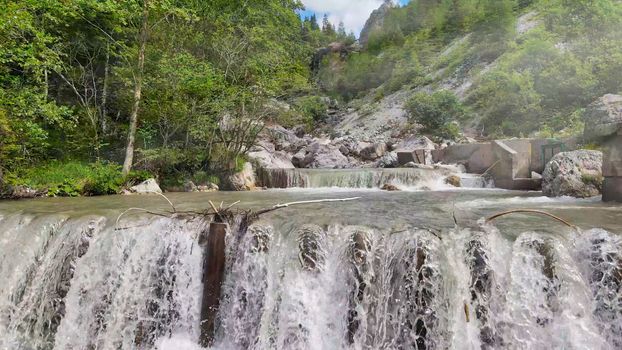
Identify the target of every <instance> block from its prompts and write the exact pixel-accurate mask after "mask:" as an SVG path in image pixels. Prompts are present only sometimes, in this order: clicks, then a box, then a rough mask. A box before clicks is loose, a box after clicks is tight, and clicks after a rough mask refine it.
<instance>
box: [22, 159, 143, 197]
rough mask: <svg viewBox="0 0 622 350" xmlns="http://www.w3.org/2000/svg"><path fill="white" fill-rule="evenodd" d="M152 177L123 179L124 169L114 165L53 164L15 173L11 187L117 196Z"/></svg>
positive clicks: (136, 175)
mask: <svg viewBox="0 0 622 350" xmlns="http://www.w3.org/2000/svg"><path fill="white" fill-rule="evenodd" d="M149 177H151V176H150V174H148V173H145V172H142V173H140V172H134V173H131V174H130V175H128V177H127V178H124V177H123V175H122V174H121V167H120V166H119V165H117V164H113V163H104V162H98V163H92V164H85V163H82V162H75V161H70V162H57V161H54V162H50V163H48V164H46V165H43V166H39V167H34V168H28V169H23V170H21V171H19V172H17V173H13V174H12V175H11V176H10V178H11V180H10V184H11V185H23V186H28V187H30V188H33V189H36V190H39V191H45V192H46V193H47V195H49V196H63V197H75V196H79V195H84V196H97V195H105V194H116V193H119V191H120V190H121V189H122V188H123V187H125V186H126V185H133V184H135V183H137V182H139V181H143V180H145V179H146V178H149Z"/></svg>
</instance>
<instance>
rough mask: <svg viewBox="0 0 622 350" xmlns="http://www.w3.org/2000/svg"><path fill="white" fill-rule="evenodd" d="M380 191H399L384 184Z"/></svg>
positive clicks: (393, 186) (392, 186) (395, 187)
mask: <svg viewBox="0 0 622 350" xmlns="http://www.w3.org/2000/svg"><path fill="white" fill-rule="evenodd" d="M380 189H381V190H383V191H389V192H396V191H400V189H399V188H398V187H397V186H395V185H392V184H384V186H382V187H381V188H380Z"/></svg>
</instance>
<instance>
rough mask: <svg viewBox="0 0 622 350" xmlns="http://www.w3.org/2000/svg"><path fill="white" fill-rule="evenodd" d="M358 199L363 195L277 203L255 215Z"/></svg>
mask: <svg viewBox="0 0 622 350" xmlns="http://www.w3.org/2000/svg"><path fill="white" fill-rule="evenodd" d="M357 199H361V197H351V198H333V199H315V200H310V201H299V202H290V203H283V204H277V205H275V206H273V207H272V208H267V209H261V210H259V211H256V212H255V215H261V214H265V213H269V212H271V211H274V210H277V209H281V208H287V207H291V206H293V205H302V204H315V203H330V202H349V201H354V200H357Z"/></svg>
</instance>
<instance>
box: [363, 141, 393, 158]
mask: <svg viewBox="0 0 622 350" xmlns="http://www.w3.org/2000/svg"><path fill="white" fill-rule="evenodd" d="M386 152H387V145H386V144H385V143H384V142H382V143H373V144H370V145H368V146H366V147H364V148H363V149H361V151H360V155H361V158H362V159H363V160H376V159H378V158H380V157H382V156H384V154H385V153H386Z"/></svg>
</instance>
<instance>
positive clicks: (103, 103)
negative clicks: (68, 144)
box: [100, 44, 110, 135]
mask: <svg viewBox="0 0 622 350" xmlns="http://www.w3.org/2000/svg"><path fill="white" fill-rule="evenodd" d="M109 75H110V44H106V63H105V65H104V86H103V88H102V101H101V120H100V124H101V132H102V135H105V134H106V129H107V125H106V117H107V116H108V106H107V103H108V76H109Z"/></svg>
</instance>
